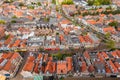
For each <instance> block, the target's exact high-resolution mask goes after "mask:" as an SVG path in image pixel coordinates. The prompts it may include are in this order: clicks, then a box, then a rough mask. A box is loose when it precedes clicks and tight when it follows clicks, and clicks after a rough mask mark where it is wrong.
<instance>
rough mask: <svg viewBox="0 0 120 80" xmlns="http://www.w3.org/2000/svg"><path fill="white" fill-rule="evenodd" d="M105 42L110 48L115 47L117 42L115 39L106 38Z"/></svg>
mask: <svg viewBox="0 0 120 80" xmlns="http://www.w3.org/2000/svg"><path fill="white" fill-rule="evenodd" d="M105 43H106V44H107V47H108V48H110V49H113V48H115V42H114V41H113V40H106V41H105Z"/></svg>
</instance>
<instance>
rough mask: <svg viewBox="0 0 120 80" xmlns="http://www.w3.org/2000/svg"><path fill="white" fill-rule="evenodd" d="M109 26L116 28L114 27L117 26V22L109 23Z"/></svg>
mask: <svg viewBox="0 0 120 80" xmlns="http://www.w3.org/2000/svg"><path fill="white" fill-rule="evenodd" d="M109 26H114V27H116V26H118V22H117V21H113V22H110V23H109Z"/></svg>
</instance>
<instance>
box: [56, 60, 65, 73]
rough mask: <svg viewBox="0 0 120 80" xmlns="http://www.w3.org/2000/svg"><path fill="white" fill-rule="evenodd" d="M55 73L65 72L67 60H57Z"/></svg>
mask: <svg viewBox="0 0 120 80" xmlns="http://www.w3.org/2000/svg"><path fill="white" fill-rule="evenodd" d="M57 74H67V62H66V61H58V62H57Z"/></svg>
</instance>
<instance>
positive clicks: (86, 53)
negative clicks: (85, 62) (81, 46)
mask: <svg viewBox="0 0 120 80" xmlns="http://www.w3.org/2000/svg"><path fill="white" fill-rule="evenodd" d="M84 57H86V58H87V59H90V55H89V53H88V52H87V51H86V52H84Z"/></svg>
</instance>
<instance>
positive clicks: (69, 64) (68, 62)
mask: <svg viewBox="0 0 120 80" xmlns="http://www.w3.org/2000/svg"><path fill="white" fill-rule="evenodd" d="M66 61H67V70H68V71H71V70H72V57H66Z"/></svg>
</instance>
